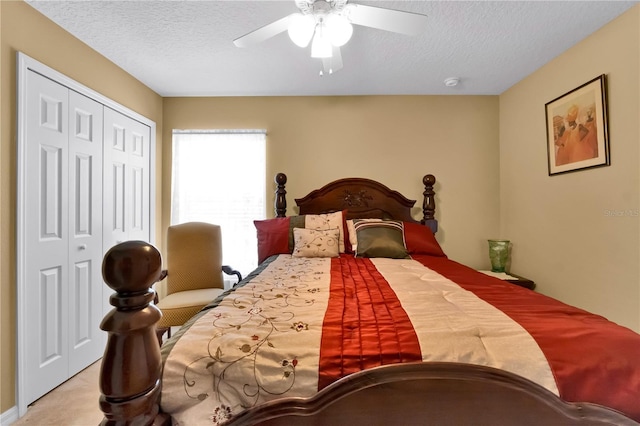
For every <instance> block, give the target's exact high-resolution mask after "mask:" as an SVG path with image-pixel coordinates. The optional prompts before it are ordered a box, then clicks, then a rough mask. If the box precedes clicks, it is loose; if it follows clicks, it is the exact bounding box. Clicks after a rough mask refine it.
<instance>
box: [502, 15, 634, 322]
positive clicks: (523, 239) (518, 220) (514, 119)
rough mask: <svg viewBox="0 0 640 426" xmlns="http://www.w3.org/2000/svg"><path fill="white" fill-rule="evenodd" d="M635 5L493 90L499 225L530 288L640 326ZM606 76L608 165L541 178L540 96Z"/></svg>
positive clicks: (546, 99)
mask: <svg viewBox="0 0 640 426" xmlns="http://www.w3.org/2000/svg"><path fill="white" fill-rule="evenodd" d="M639 31H640V6H635V7H634V8H633V9H631V10H630V11H629V12H627V13H626V14H624V15H622V16H621V17H619V18H618V19H617V20H615V21H614V22H613V23H610V24H609V25H607V26H605V27H604V28H602V29H601V30H600V31H598V32H596V33H595V34H593V35H592V36H590V37H589V38H587V39H586V40H584V41H582V42H581V43H579V44H578V45H576V46H574V47H573V48H572V49H570V50H569V51H567V52H565V53H563V54H562V55H560V56H559V57H557V58H556V59H554V60H553V61H551V62H550V63H548V64H547V65H546V66H544V67H542V68H541V69H540V70H538V71H536V72H535V73H533V74H532V75H530V76H529V77H527V78H526V79H524V80H522V81H521V82H519V83H518V84H516V85H515V86H514V87H512V88H511V89H509V90H508V91H507V92H505V93H503V94H502V95H501V96H500V199H501V206H500V216H501V226H500V228H501V231H502V234H503V235H504V236H505V237H508V238H510V239H512V241H513V256H512V270H513V271H514V272H517V273H520V274H522V275H525V276H527V277H531V278H532V279H534V280H535V281H536V283H537V284H538V287H537V290H538V291H540V292H542V293H545V294H547V295H550V296H552V297H555V298H558V299H560V300H563V301H565V302H568V303H570V304H573V305H576V306H578V307H581V308H585V309H587V310H590V311H593V312H595V313H598V314H601V315H604V316H606V317H608V318H609V319H611V320H613V321H616V322H618V323H620V324H622V325H625V326H628V327H630V328H632V329H634V330H636V331H640V271H639V262H640V241H639V240H640V227H639V221H640V218H639V217H638V216H633V215H631V216H629V215H628V216H623V217H607V216H606V214H605V211H606V210H622V211H631V212H637V211H638V209H639V208H640V205H639V195H640V185H639V166H640V162H639V155H640V150H639V149H638V146H639V141H640V131H639V127H638V125H639V124H638V123H639V121H640V120H639V119H638V117H639V116H640V105H639V99H640V96H639V93H640V86H639V83H640V82H639V78H640V73H639V71H640V70H639V58H640V34H639ZM600 74H606V75H607V78H608V99H609V136H610V146H611V166H609V167H601V168H596V169H591V170H585V171H577V172H572V173H567V174H562V175H555V176H548V171H547V151H546V133H545V107H544V106H545V103H547V102H549V101H551V100H553V99H555V98H556V97H557V96H559V95H561V94H563V93H566V92H568V91H569V90H571V89H573V88H575V87H577V86H579V85H581V84H582V83H585V82H587V81H589V80H591V79H593V78H595V77H597V76H598V75H600Z"/></svg>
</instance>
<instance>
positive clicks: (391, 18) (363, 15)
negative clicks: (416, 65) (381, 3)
mask: <svg viewBox="0 0 640 426" xmlns="http://www.w3.org/2000/svg"><path fill="white" fill-rule="evenodd" d="M345 9H346V10H348V12H347V13H348V15H347V16H348V17H349V19H350V20H351V23H353V24H356V25H362V26H365V27H371V28H377V29H379V30H385V31H392V32H394V33H400V34H406V35H417V34H419V33H421V32H422V31H423V30H424V28H425V26H426V25H427V19H428V17H427V15H422V14H420V13H413V12H403V11H400V10H394V9H384V8H381V7H374V6H365V5H363V4H356V3H349V4H347V6H346V7H345Z"/></svg>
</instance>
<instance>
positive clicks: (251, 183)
mask: <svg viewBox="0 0 640 426" xmlns="http://www.w3.org/2000/svg"><path fill="white" fill-rule="evenodd" d="M265 141H266V133H265V131H264V130H197V131H184V130H174V131H173V176H172V183H173V185H172V195H171V224H172V225H173V224H178V223H184V222H192V221H199V222H209V223H214V224H216V225H220V227H221V228H222V246H223V250H222V252H223V262H224V264H226V265H230V266H232V267H233V268H235V269H237V270H239V271H240V272H241V273H242V276H243V277H244V276H246V275H247V274H248V273H249V272H251V271H252V270H253V269H255V267H256V266H257V263H258V255H257V240H256V231H255V227H254V226H253V221H254V220H255V219H264V218H265V211H266V209H265V185H266V184H265V173H266V170H265ZM228 278H229V277H225V279H228Z"/></svg>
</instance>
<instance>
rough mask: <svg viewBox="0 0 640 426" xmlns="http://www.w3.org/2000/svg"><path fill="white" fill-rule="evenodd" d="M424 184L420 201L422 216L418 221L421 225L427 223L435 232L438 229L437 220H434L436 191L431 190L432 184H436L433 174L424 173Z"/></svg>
mask: <svg viewBox="0 0 640 426" xmlns="http://www.w3.org/2000/svg"><path fill="white" fill-rule="evenodd" d="M422 183H423V184H424V192H423V193H422V195H424V200H423V201H422V215H423V218H422V220H421V221H420V222H421V223H422V224H423V225H427V226H429V227H430V228H431V230H432V231H433V233H434V234H435V233H436V232H437V231H438V222H437V221H436V220H435V219H436V217H435V214H436V192H435V191H434V190H433V186H434V185H435V184H436V177H435V176H434V175H425V176H424V177H423V178H422Z"/></svg>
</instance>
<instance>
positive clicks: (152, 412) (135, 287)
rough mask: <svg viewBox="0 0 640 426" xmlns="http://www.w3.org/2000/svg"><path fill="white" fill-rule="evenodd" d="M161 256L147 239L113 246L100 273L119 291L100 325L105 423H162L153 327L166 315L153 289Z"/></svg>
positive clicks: (159, 367)
mask: <svg viewBox="0 0 640 426" xmlns="http://www.w3.org/2000/svg"><path fill="white" fill-rule="evenodd" d="M161 268H162V258H161V256H160V253H159V252H158V250H157V249H156V248H155V247H154V246H152V245H151V244H149V243H146V242H144V241H127V242H124V243H121V244H118V245H116V246H114V247H113V248H111V249H110V250H109V251H108V252H107V254H106V255H105V257H104V260H103V263H102V275H103V277H104V280H105V282H106V283H107V285H108V286H109V287H111V288H112V289H113V290H115V291H116V293H115V294H113V295H112V296H111V298H110V300H109V301H110V303H111V305H113V306H114V307H115V309H113V310H111V312H109V313H108V314H107V316H106V317H105V318H104V320H103V321H102V323H101V324H100V328H102V329H103V330H105V331H106V332H108V333H109V337H108V341H107V347H106V348H105V351H104V357H103V358H102V366H101V370H100V392H101V396H100V409H101V410H102V412H103V413H104V419H103V420H102V423H101V424H102V425H112V426H115V425H123V426H124V425H150V424H163V422H166V421H167V420H168V419H166V418H163V417H158V418H156V417H157V415H158V410H159V405H158V401H159V398H160V376H161V373H162V360H161V357H160V344H159V343H158V339H157V337H156V333H155V324H156V322H157V321H158V320H159V319H160V317H161V316H162V314H161V313H160V310H158V308H156V306H155V305H154V304H152V303H150V302H152V301H153V297H154V294H155V293H154V291H153V290H152V289H151V286H152V285H153V283H154V282H156V281H157V280H158V278H159V277H160V272H161Z"/></svg>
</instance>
